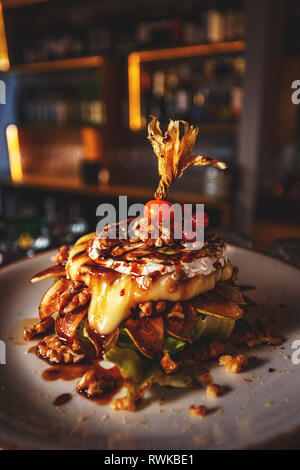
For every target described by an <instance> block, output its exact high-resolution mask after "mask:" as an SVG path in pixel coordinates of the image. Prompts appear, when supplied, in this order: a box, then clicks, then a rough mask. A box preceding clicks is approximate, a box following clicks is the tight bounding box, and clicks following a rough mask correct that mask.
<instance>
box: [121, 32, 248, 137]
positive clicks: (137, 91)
mask: <svg viewBox="0 0 300 470" xmlns="http://www.w3.org/2000/svg"><path fill="white" fill-rule="evenodd" d="M245 49H246V43H245V42H244V41H226V42H215V43H208V44H199V45H195V46H182V47H172V48H167V49H154V50H147V51H137V52H132V53H131V54H129V56H128V92H129V127H130V129H131V130H132V131H138V130H140V129H141V128H142V127H143V122H142V121H143V120H142V115H141V83H140V77H141V64H142V63H143V62H156V61H160V60H174V59H183V58H184V59H185V58H189V57H200V56H211V55H217V54H232V53H236V52H242V51H244V50H245Z"/></svg>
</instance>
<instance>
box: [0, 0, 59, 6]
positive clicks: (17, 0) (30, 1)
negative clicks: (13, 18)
mask: <svg viewBox="0 0 300 470" xmlns="http://www.w3.org/2000/svg"><path fill="white" fill-rule="evenodd" d="M49 1H50V0H2V4H3V8H18V7H25V6H28V5H34V4H36V3H46V2H49Z"/></svg>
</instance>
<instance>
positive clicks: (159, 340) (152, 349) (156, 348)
mask: <svg viewBox="0 0 300 470" xmlns="http://www.w3.org/2000/svg"><path fill="white" fill-rule="evenodd" d="M124 327H125V330H126V331H127V333H128V335H129V336H130V338H131V339H132V341H133V342H134V344H135V345H136V347H137V348H138V349H139V350H140V351H141V353H142V354H143V355H144V356H146V357H148V358H150V359H152V358H158V359H160V358H161V357H162V356H163V348H164V322H163V319H162V317H161V316H157V317H149V318H138V319H133V318H129V320H127V321H126V322H125V323H124Z"/></svg>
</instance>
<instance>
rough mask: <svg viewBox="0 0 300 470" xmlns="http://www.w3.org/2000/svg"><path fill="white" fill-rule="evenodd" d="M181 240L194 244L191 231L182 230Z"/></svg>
mask: <svg viewBox="0 0 300 470" xmlns="http://www.w3.org/2000/svg"><path fill="white" fill-rule="evenodd" d="M182 239H183V240H184V241H185V242H191V243H192V242H194V241H195V240H196V235H195V232H194V231H193V230H183V231H182Z"/></svg>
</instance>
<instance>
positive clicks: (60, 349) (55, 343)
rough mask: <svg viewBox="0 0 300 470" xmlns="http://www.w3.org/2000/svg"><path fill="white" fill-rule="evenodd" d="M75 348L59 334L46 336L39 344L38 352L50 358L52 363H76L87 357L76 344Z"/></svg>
mask: <svg viewBox="0 0 300 470" xmlns="http://www.w3.org/2000/svg"><path fill="white" fill-rule="evenodd" d="M74 349H76V351H75V350H74ZM74 349H72V348H70V347H69V346H67V345H66V344H64V343H63V342H62V341H61V340H60V339H59V338H58V336H45V338H44V339H43V340H42V341H40V342H39V344H38V353H39V355H40V356H42V357H43V358H44V359H48V361H49V362H50V363H51V364H71V363H74V364H76V363H77V362H81V361H82V360H83V359H84V358H85V354H83V353H82V352H81V351H80V349H79V348H78V344H77V343H76V344H75V347H74Z"/></svg>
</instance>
